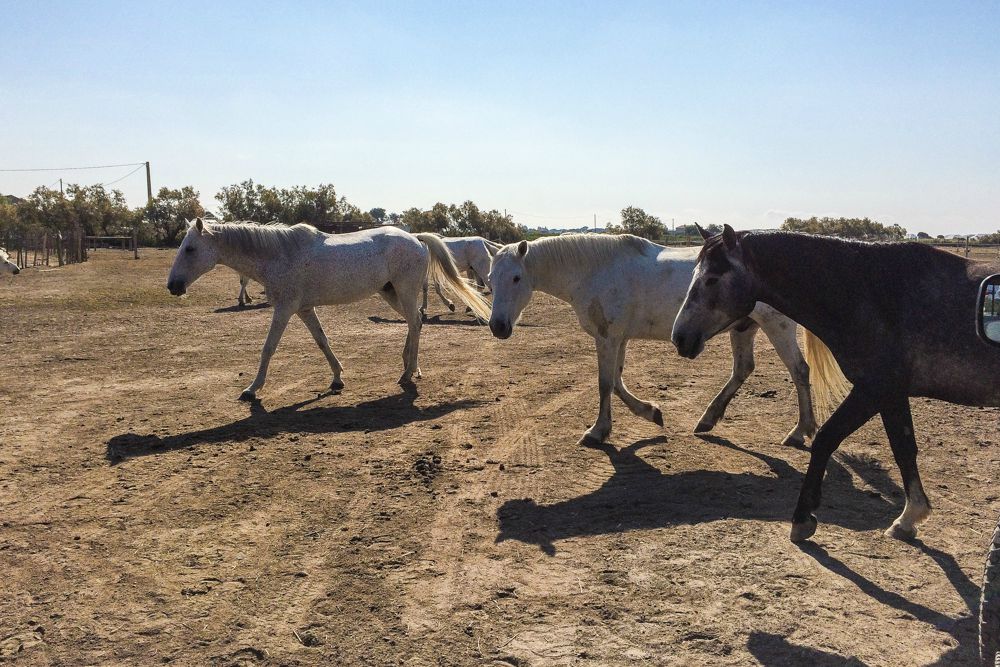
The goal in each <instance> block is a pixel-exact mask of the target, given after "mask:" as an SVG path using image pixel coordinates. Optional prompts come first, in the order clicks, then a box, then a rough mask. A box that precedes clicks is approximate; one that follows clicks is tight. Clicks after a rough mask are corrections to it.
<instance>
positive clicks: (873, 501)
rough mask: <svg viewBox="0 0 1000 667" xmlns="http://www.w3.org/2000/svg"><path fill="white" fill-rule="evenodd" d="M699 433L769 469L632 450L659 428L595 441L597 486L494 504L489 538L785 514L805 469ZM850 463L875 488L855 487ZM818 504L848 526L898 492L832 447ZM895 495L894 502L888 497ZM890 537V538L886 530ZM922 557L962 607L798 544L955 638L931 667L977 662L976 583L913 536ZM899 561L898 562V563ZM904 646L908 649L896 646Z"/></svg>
mask: <svg viewBox="0 0 1000 667" xmlns="http://www.w3.org/2000/svg"><path fill="white" fill-rule="evenodd" d="M701 437H702V439H704V440H706V441H708V442H712V443H714V444H717V445H719V446H722V447H727V448H729V449H732V450H734V451H737V452H740V453H743V454H746V455H749V456H753V457H754V458H757V459H758V460H760V461H762V462H764V463H765V464H767V466H768V467H769V468H770V469H771V472H772V473H774V474H775V475H776V476H775V477H771V476H767V475H759V474H754V473H726V472H721V471H711V470H696V471H684V472H678V473H670V472H663V471H661V470H660V469H659V468H656V467H655V466H653V465H651V464H649V463H647V462H646V461H644V460H643V459H642V458H640V457H639V455H638V453H639V451H640V450H641V449H643V448H644V447H648V446H650V445H653V444H662V443H665V442H666V438H665V437H664V436H657V437H655V438H647V439H645V440H640V441H638V442H636V443H634V444H632V445H631V446H629V447H625V448H623V449H621V450H616V449H615V448H614V447H612V446H611V445H608V444H604V445H600V446H596V447H593V448H592V449H594V450H596V451H600V452H603V453H604V454H605V455H606V456H607V457H608V459H609V460H610V462H611V465H612V466H613V467H614V473H613V474H612V475H611V477H610V478H609V479H608V480H607V481H606V482H605V483H604V484H603V485H602V486H601V487H600V488H599V489H596V490H595V491H592V492H590V493H587V494H585V495H582V496H579V497H577V498H573V499H570V500H566V501H563V502H558V503H553V504H551V505H539V504H538V503H537V502H536V501H534V500H532V499H530V498H526V499H521V500H510V501H507V502H506V503H504V504H503V505H502V506H501V507H500V509H499V510H498V511H497V518H498V520H499V533H498V534H497V537H496V541H497V542H502V541H504V540H518V541H521V542H524V543H527V544H536V545H538V546H539V548H541V550H542V551H543V552H545V553H546V554H548V555H550V556H551V555H555V551H556V549H555V543H556V542H557V541H558V540H561V539H566V538H570V537H581V536H589V535H600V534H609V533H621V532H626V531H630V530H649V529H655V528H664V527H668V526H672V525H681V524H696V523H704V522H710V521H718V520H723V519H729V518H742V519H755V520H762V521H780V522H788V521H789V518H790V511H791V508H792V507H794V503H795V500H796V498H797V495H798V491H799V487H800V485H801V482H802V474H801V473H800V472H798V471H797V470H795V469H794V468H792V466H790V465H789V464H788V463H786V462H785V461H783V460H782V459H778V458H775V457H772V456H768V455H766V454H763V453H760V452H754V451H751V450H747V449H745V448H743V447H740V446H738V445H735V444H733V443H732V442H730V441H729V440H727V439H725V438H720V437H717V436H701ZM849 469H850V470H851V471H853V472H854V473H855V474H856V475H858V477H860V478H861V479H862V480H863V481H864V482H865V483H866V484H868V485H869V486H870V487H871V488H872V490H862V489H859V488H857V487H856V486H855V485H854V479H853V477H852V475H851V474H850V473H849V472H848V470H849ZM824 498H825V500H826V502H825V505H824V507H823V508H821V510H820V512H821V514H820V519H821V524H822V523H832V524H835V525H839V526H843V527H845V528H848V529H851V530H872V529H876V528H884V527H886V526H888V524H889V523H890V522H891V521H892V519H893V517H894V516H895V515H896V514H897V513H898V512H899V510H900V509H901V508H900V504H901V500H902V492H901V490H900V489H899V487H898V486H897V485H896V483H895V482H894V481H893V480H892V478H891V477H889V475H888V473H887V471H886V470H885V469H884V468H882V467H881V466H880V465H879V464H878V463H877V462H875V461H871V460H868V459H866V458H864V457H859V456H851V455H846V454H844V455H839V456H837V457H836V458H834V459H831V461H830V466H829V469H828V472H827V476H826V480H825V482H824ZM890 498H893V499H898V500H899V501H900V502H894V501H891V500H889V499H890ZM885 539H889V538H885ZM910 544H912V545H913V546H914V547H916V548H917V549H919V550H920V551H922V552H923V553H924V554H926V555H927V556H929V557H930V558H931V559H932V560H933V561H934V562H935V563H936V564H937V566H938V567H940V568H941V571H942V572H943V573H944V575H945V577H947V579H948V581H949V582H950V583H951V585H952V587H953V588H954V589H955V591H956V592H957V593H958V594H959V595H960V596H961V598H962V600H963V601H964V603H965V605H966V606H967V608H968V610H969V613H968V614H962V615H960V616H958V617H957V618H956V617H952V616H949V615H948V614H945V613H942V612H939V611H936V610H934V609H932V608H930V607H927V606H925V605H923V604H920V603H918V602H913V601H910V600H908V599H907V598H906V597H904V596H903V595H901V594H899V593H896V592H894V591H889V590H886V589H885V588H883V587H882V586H880V585H879V584H877V583H875V582H873V581H871V580H869V579H867V578H866V577H864V576H863V575H861V574H859V573H857V572H855V571H854V570H852V569H851V568H850V567H849V566H848V565H846V564H845V563H844V562H842V561H840V560H839V559H837V558H836V557H834V556H832V555H830V553H829V552H828V551H826V549H824V548H823V547H821V546H819V545H817V544H815V543H813V542H805V543H803V544H801V545H799V548H800V549H801V550H802V552H803V553H805V554H807V555H809V556H810V557H812V558H813V559H814V560H815V561H816V562H817V563H818V564H820V565H821V566H822V567H824V568H826V569H827V570H829V571H830V572H831V573H833V574H836V575H838V576H840V577H842V578H844V579H846V580H847V581H849V582H851V583H852V584H854V585H855V586H856V587H857V588H858V589H859V590H861V591H862V592H863V593H865V594H866V595H868V596H869V597H870V598H872V599H873V600H875V601H877V602H879V603H880V604H883V605H886V606H889V607H892V608H894V609H897V610H899V611H900V612H902V613H904V614H907V615H909V616H912V617H913V618H915V619H917V620H918V621H921V622H923V623H927V624H928V625H931V626H933V627H934V628H936V629H938V630H940V631H942V632H945V633H947V634H949V635H951V636H952V637H953V638H954V639H955V640H956V641H957V642H958V646H957V647H955V648H953V649H951V650H950V651H949V652H948V653H946V654H945V655H943V656H941V658H939V660H938V661H937V662H936V663H934V664H935V665H937V666H941V667H943V666H944V665H964V664H976V660H977V653H976V652H977V648H976V647H977V642H976V628H977V619H976V614H975V612H976V609H977V605H978V600H979V586H978V585H977V584H976V583H974V582H973V581H972V580H971V579H970V578H969V577H968V576H967V575H966V574H965V572H963V571H962V568H961V567H960V566H959V564H958V562H957V561H956V560H955V558H954V557H953V556H952V555H951V554H948V553H945V552H943V551H941V550H939V549H935V548H933V547H931V546H929V545H927V544H925V543H924V542H922V541H921V540H919V539H916V540H912V541H911V542H910ZM901 566H902V567H905V564H902V565H901ZM747 648H748V650H749V651H750V652H751V653H752V654H753V655H754V657H756V658H757V659H758V660H759V661H760V662H761V663H762V664H765V665H788V664H809V665H828V666H830V667H833V666H838V667H839V666H844V667H848V666H850V667H854V666H864V664H865V663H863V662H861V661H859V660H858V659H856V658H851V657H844V656H841V655H838V654H836V653H827V652H825V651H822V650H819V649H815V648H811V647H805V646H797V645H795V644H791V643H790V642H788V641H787V639H785V638H784V637H781V636H777V635H771V634H767V633H761V632H754V633H751V635H750V637H749V640H748V645H747ZM901 650H903V651H905V648H903V649H901Z"/></svg>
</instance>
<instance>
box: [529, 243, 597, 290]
mask: <svg viewBox="0 0 1000 667" xmlns="http://www.w3.org/2000/svg"><path fill="white" fill-rule="evenodd" d="M553 257H554V255H553V256H550V255H548V254H546V253H545V252H540V253H536V254H535V255H534V257H532V253H531V251H530V250H529V252H528V254H527V255H525V256H524V265H525V267H526V268H527V269H528V271H530V272H531V285H532V288H533V289H536V290H538V291H539V292H545V293H546V294H551V295H552V296H554V297H556V298H557V299H562V300H563V301H567V302H572V301H573V294H574V292H575V290H576V287H577V285H579V284H580V282H582V280H583V279H584V277H585V276H587V275H588V274H590V272H591V271H592V269H591V268H590V267H589V266H587V265H586V263H584V262H575V263H569V264H567V263H564V262H554V261H552V258H553Z"/></svg>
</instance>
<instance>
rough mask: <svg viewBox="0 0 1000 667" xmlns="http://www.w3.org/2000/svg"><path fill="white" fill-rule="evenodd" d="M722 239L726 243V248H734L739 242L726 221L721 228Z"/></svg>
mask: <svg viewBox="0 0 1000 667" xmlns="http://www.w3.org/2000/svg"><path fill="white" fill-rule="evenodd" d="M722 241H723V243H725V244H726V249H727V250H736V247H737V246H738V245H739V244H740V240H739V238H737V236H736V232H735V231H733V228H732V227H730V226H729V224H728V223H727V224H726V225H725V226H724V227H723V228H722Z"/></svg>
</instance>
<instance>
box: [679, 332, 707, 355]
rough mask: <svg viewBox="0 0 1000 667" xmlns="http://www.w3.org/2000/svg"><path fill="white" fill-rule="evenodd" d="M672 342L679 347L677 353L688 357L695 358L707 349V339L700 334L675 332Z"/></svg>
mask: <svg viewBox="0 0 1000 667" xmlns="http://www.w3.org/2000/svg"><path fill="white" fill-rule="evenodd" d="M671 342H672V343H673V344H674V347H676V348H677V353H678V354H679V355H681V356H682V357H684V358H686V359H694V358H695V357H697V356H698V355H699V354H701V352H702V350H704V349H705V341H704V340H702V337H701V335H700V334H685V333H681V332H674V335H673V337H672V338H671Z"/></svg>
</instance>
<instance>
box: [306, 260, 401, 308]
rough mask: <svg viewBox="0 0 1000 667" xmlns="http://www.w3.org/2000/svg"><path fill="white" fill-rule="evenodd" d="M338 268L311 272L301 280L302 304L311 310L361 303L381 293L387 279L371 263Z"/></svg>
mask: <svg viewBox="0 0 1000 667" xmlns="http://www.w3.org/2000/svg"><path fill="white" fill-rule="evenodd" d="M366 264H367V266H366V265H364V264H355V263H351V264H350V266H346V265H343V264H342V265H339V266H335V267H329V268H326V269H320V270H313V271H311V272H310V273H309V275H308V277H307V278H306V279H305V280H303V286H304V289H303V294H302V301H303V303H304V304H310V305H314V306H320V305H326V306H333V305H341V304H347V303H354V302H355V301H360V300H361V299H364V298H366V297H368V296H370V295H372V294H374V293H375V292H377V291H378V290H379V289H381V288H382V287H383V286H384V285H385V284H386V282H388V276H386V275H384V273H385V272H384V271H378V270H377V269H376V267H375V266H373V265H372V264H370V263H366Z"/></svg>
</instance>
